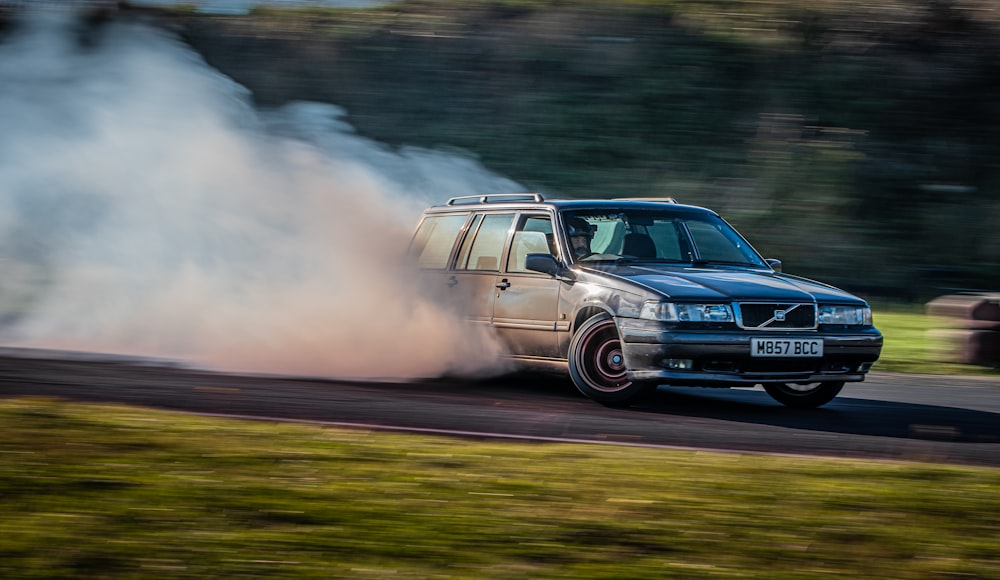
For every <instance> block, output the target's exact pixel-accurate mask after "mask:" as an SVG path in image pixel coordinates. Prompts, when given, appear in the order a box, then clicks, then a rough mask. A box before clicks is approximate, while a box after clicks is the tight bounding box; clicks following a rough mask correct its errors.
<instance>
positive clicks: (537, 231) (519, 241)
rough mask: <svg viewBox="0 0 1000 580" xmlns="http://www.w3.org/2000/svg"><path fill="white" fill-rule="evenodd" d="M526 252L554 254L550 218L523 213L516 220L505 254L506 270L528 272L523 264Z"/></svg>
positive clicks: (525, 259)
mask: <svg viewBox="0 0 1000 580" xmlns="http://www.w3.org/2000/svg"><path fill="white" fill-rule="evenodd" d="M528 254H551V255H555V240H554V238H553V236H552V220H551V219H549V217H548V216H535V215H525V216H521V219H520V220H518V226H517V229H516V230H515V231H514V238H513V240H512V241H511V250H510V252H509V253H508V254H507V271H508V272H519V273H521V272H529V270H528V268H527V267H526V266H525V262H526V261H527V258H528Z"/></svg>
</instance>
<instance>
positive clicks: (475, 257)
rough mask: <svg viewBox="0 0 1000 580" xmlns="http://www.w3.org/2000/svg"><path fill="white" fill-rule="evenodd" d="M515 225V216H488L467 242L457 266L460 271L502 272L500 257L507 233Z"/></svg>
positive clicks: (484, 217)
mask: <svg viewBox="0 0 1000 580" xmlns="http://www.w3.org/2000/svg"><path fill="white" fill-rule="evenodd" d="M512 223H514V214H509V213H504V214H487V215H485V216H483V219H482V221H481V222H480V224H479V229H477V230H476V231H475V232H474V233H473V234H472V235H470V236H468V237H467V238H466V240H465V244H466V246H467V248H462V253H461V258H460V259H459V261H458V264H456V266H455V267H456V268H458V269H459V270H482V271H488V272H497V271H499V270H500V257H501V256H502V255H503V247H504V244H505V243H506V242H507V232H508V231H510V226H511V224H512Z"/></svg>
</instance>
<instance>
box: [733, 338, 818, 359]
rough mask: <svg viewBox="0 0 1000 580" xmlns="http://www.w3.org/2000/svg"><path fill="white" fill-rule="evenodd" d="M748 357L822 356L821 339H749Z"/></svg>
mask: <svg viewBox="0 0 1000 580" xmlns="http://www.w3.org/2000/svg"><path fill="white" fill-rule="evenodd" d="M750 356H771V357H789V356H794V357H808V356H816V357H819V356H823V339H821V338H751V339H750Z"/></svg>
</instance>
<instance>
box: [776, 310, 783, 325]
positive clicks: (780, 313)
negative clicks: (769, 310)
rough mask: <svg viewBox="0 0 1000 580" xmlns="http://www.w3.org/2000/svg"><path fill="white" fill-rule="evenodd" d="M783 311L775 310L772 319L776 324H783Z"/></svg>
mask: <svg viewBox="0 0 1000 580" xmlns="http://www.w3.org/2000/svg"><path fill="white" fill-rule="evenodd" d="M785 312H786V311H785V310H775V311H774V319H775V320H777V321H778V322H783V321H784V320H785Z"/></svg>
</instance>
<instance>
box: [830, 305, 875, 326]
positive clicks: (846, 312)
mask: <svg viewBox="0 0 1000 580" xmlns="http://www.w3.org/2000/svg"><path fill="white" fill-rule="evenodd" d="M819 323H820V324H847V325H850V326H862V325H869V326H870V325H871V323H872V309H871V308H869V307H867V306H820V307H819Z"/></svg>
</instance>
